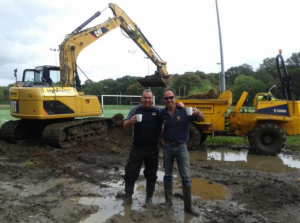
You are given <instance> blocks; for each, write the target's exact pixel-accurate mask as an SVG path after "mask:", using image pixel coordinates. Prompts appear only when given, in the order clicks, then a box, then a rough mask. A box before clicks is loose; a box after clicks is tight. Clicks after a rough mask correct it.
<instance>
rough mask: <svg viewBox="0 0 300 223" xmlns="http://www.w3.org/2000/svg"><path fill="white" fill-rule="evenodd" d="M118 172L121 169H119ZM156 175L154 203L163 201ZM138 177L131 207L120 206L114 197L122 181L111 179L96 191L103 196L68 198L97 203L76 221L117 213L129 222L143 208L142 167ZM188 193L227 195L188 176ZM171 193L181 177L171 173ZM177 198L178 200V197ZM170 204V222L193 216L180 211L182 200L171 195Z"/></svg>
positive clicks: (97, 219)
mask: <svg viewBox="0 0 300 223" xmlns="http://www.w3.org/2000/svg"><path fill="white" fill-rule="evenodd" d="M119 171H120V172H122V171H123V170H119ZM157 175H158V179H157V182H158V185H156V190H155V193H154V196H153V203H154V204H157V205H159V204H163V203H164V202H165V197H164V192H163V190H164V186H163V177H164V171H161V170H159V171H158V172H157ZM140 178H141V179H140V180H139V181H137V182H136V184H135V189H134V194H133V196H132V198H133V204H132V206H131V207H130V206H129V207H128V206H123V205H122V203H123V201H122V199H119V198H116V197H115V196H116V194H117V193H118V192H119V191H123V190H124V185H123V181H112V182H105V184H106V185H107V186H109V187H107V188H100V189H99V190H98V194H101V195H106V196H105V197H81V198H72V199H71V200H72V201H73V202H78V203H80V204H84V205H97V206H98V207H99V209H98V212H97V213H95V214H92V215H90V216H88V217H87V218H86V219H81V221H80V223H96V222H97V223H100V222H105V221H106V220H107V219H108V218H110V217H112V216H113V215H115V214H120V215H121V216H123V217H124V222H131V221H130V219H131V218H130V213H131V211H133V210H136V211H144V210H145V207H144V203H145V196H146V180H145V179H144V178H143V169H142V170H141V172H140ZM192 182H193V186H192V195H193V196H198V197H201V198H202V199H204V200H223V199H225V198H226V197H227V195H228V194H227V191H226V190H225V188H224V187H222V186H221V185H219V184H217V183H215V182H211V181H206V180H203V179H197V178H193V179H192ZM173 185H174V186H173V189H174V192H175V191H176V190H178V191H180V192H181V179H180V177H179V175H178V174H177V175H176V172H175V174H174V182H173ZM178 199H179V200H178ZM173 200H174V206H173V209H174V211H173V213H174V215H172V216H169V218H170V219H169V220H170V222H173V221H174V219H176V220H178V219H182V221H181V222H189V221H190V220H191V219H194V217H193V216H188V215H185V214H184V210H183V201H182V199H181V198H176V197H174V199H173Z"/></svg>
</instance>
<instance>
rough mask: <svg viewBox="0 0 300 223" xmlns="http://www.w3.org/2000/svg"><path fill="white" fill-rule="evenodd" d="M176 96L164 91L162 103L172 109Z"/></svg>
mask: <svg viewBox="0 0 300 223" xmlns="http://www.w3.org/2000/svg"><path fill="white" fill-rule="evenodd" d="M175 102H176V96H175V95H174V93H173V92H172V91H166V92H165V94H164V103H165V105H166V106H167V107H174V106H176V104H175Z"/></svg>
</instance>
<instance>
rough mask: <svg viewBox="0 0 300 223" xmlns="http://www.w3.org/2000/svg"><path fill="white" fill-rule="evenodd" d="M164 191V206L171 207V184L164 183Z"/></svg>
mask: <svg viewBox="0 0 300 223" xmlns="http://www.w3.org/2000/svg"><path fill="white" fill-rule="evenodd" d="M164 189H165V198H166V202H165V206H166V207H170V206H172V205H173V201H172V200H173V182H164Z"/></svg>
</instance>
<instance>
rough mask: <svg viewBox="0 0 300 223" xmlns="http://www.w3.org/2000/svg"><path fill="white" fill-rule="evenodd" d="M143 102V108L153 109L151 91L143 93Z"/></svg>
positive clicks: (147, 90)
mask: <svg viewBox="0 0 300 223" xmlns="http://www.w3.org/2000/svg"><path fill="white" fill-rule="evenodd" d="M141 102H142V106H143V108H151V106H152V104H153V93H152V91H151V90H149V89H146V90H144V91H143V93H142V98H141Z"/></svg>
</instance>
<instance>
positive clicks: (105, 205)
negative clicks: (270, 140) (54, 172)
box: [78, 196, 138, 223]
mask: <svg viewBox="0 0 300 223" xmlns="http://www.w3.org/2000/svg"><path fill="white" fill-rule="evenodd" d="M78 203H80V204H84V205H97V206H98V207H99V209H98V212H97V213H95V214H92V215H91V216H89V217H88V218H87V219H83V220H81V221H80V223H96V222H97V223H100V222H105V221H106V220H107V219H108V218H110V217H112V216H113V215H115V214H120V215H122V216H124V221H126V220H125V219H130V212H131V210H138V205H137V204H136V205H134V204H135V203H133V205H132V206H131V207H130V206H129V207H128V206H125V207H124V206H122V202H120V200H119V199H116V198H115V197H114V196H111V197H105V198H89V197H83V198H80V200H79V202H78Z"/></svg>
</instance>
